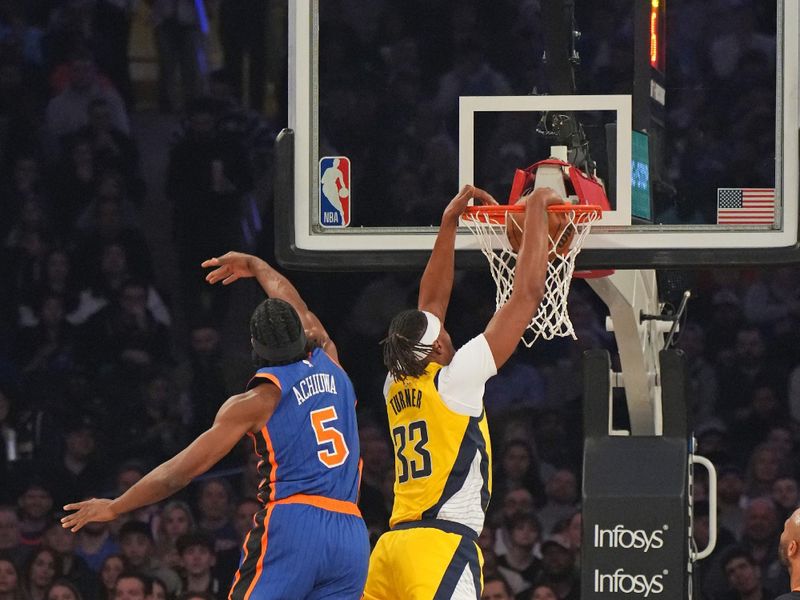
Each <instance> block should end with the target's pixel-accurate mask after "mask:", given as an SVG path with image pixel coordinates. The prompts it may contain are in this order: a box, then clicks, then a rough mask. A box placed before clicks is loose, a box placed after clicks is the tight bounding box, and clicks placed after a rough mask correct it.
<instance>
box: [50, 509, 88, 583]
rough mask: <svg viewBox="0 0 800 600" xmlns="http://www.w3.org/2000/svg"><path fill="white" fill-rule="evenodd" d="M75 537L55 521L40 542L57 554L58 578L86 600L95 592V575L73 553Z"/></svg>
mask: <svg viewBox="0 0 800 600" xmlns="http://www.w3.org/2000/svg"><path fill="white" fill-rule="evenodd" d="M76 541H77V540H76V537H75V535H73V534H72V533H70V532H69V531H67V530H66V529H64V528H63V527H62V526H61V521H60V520H58V519H56V520H54V521H53V522H52V523H51V524H50V526H49V527H48V528H47V530H45V532H44V536H43V537H42V542H43V543H44V545H45V546H47V547H48V548H50V549H51V550H54V551H55V552H56V553H57V554H58V560H59V562H60V563H61V571H60V573H59V576H60V577H62V578H63V579H64V580H66V581H67V582H68V583H70V584H72V585H74V586H75V587H76V588H77V589H78V590H79V591H80V593H81V595H83V596H84V597H86V598H89V597H91V596H92V595H93V594H94V591H95V575H94V573H93V572H92V570H91V569H89V566H88V565H87V564H86V561H84V560H83V559H82V558H81V557H80V556H78V555H77V554H76V553H75V544H76Z"/></svg>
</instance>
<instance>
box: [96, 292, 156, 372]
mask: <svg viewBox="0 0 800 600" xmlns="http://www.w3.org/2000/svg"><path fill="white" fill-rule="evenodd" d="M148 293H149V286H148V285H147V284H146V283H145V282H143V281H141V280H135V279H131V280H128V281H126V282H125V283H123V284H122V286H121V287H120V289H119V295H118V296H117V298H116V301H115V302H114V303H113V304H109V305H108V306H106V307H105V308H103V309H102V310H100V311H99V312H98V313H97V314H95V315H94V316H93V317H92V318H91V319H90V320H89V321H88V322H87V323H86V329H85V332H84V340H83V346H84V355H85V360H86V361H87V362H89V363H94V364H97V365H102V366H103V367H105V369H106V371H107V372H108V371H109V370H111V371H116V374H117V375H118V376H119V375H120V374H123V375H125V374H127V375H128V376H130V377H131V379H132V380H133V381H135V380H136V379H138V378H140V377H141V374H142V373H143V372H144V371H146V370H147V369H149V368H151V367H153V366H155V365H157V364H160V365H164V364H167V363H168V362H169V360H170V354H171V350H170V348H169V345H168V344H167V343H166V341H167V340H168V339H169V334H168V329H167V327H166V326H165V325H164V324H163V323H160V322H158V320H157V319H156V317H155V315H154V313H153V311H151V310H150V308H148ZM120 372H122V373H120ZM133 381H131V383H133Z"/></svg>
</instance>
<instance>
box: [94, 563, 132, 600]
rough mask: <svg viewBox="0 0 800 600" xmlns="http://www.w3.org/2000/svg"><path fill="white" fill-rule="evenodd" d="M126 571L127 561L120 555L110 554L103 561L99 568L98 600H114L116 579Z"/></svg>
mask: <svg viewBox="0 0 800 600" xmlns="http://www.w3.org/2000/svg"><path fill="white" fill-rule="evenodd" d="M127 569H128V564H127V561H126V560H125V557H124V556H122V555H121V554H111V555H109V556H107V557H106V558H105V559H104V560H103V564H102V565H101V566H100V586H99V590H98V594H97V597H98V600H115V590H116V585H117V579H119V576H120V575H121V574H122V573H124V572H125V571H126V570H127Z"/></svg>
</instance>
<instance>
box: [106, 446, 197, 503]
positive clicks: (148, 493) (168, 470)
mask: <svg viewBox="0 0 800 600" xmlns="http://www.w3.org/2000/svg"><path fill="white" fill-rule="evenodd" d="M174 460H175V459H174V458H173V459H171V460H168V461H167V462H165V463H163V464H162V465H159V466H158V467H156V468H155V469H153V470H152V471H150V472H149V473H148V474H147V475H145V476H144V477H142V478H141V479H140V480H139V481H137V482H136V483H135V484H134V485H133V486H131V488H130V489H128V491H126V492H125V493H124V494H122V495H121V496H120V497H119V498H117V499H116V500H114V501H112V502H111V505H110V508H111V509H112V510H113V511H114V512H115V513H116V514H118V515H122V514H125V513H128V512H130V511H132V510H136V509H137V508H141V507H143V506H148V505H150V504H154V503H156V502H159V501H160V500H163V499H164V498H168V497H169V496H171V495H172V494H174V493H175V492H177V491H179V490H181V489H183V488H184V487H186V486H187V485H188V484H189V482H190V481H191V480H192V479H191V477H189V476H186V475H181V474H180V473H176V472H175V470H174V469H173V468H172V467H173V461H174Z"/></svg>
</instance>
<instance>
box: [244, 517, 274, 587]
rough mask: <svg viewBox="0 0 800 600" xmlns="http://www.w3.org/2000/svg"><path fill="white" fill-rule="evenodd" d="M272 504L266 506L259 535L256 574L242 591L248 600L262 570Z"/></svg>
mask: <svg viewBox="0 0 800 600" xmlns="http://www.w3.org/2000/svg"><path fill="white" fill-rule="evenodd" d="M273 508H274V506H269V507H268V508H267V514H266V515H265V516H264V534H263V535H262V536H261V552H260V553H259V556H258V563H257V564H256V574H255V576H254V577H253V581H251V582H250V585H249V586H248V588H247V591H246V592H245V593H244V600H249V598H250V594H252V593H253V590H254V589H255V587H256V584H257V583H258V580H259V579H260V578H261V571H263V570H264V557H265V556H266V555H267V542H268V535H267V534H268V532H269V518H270V517H271V516H272V509H273Z"/></svg>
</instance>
